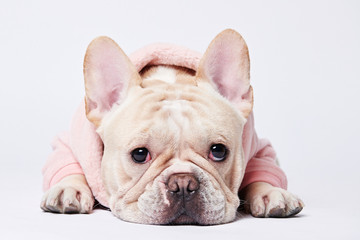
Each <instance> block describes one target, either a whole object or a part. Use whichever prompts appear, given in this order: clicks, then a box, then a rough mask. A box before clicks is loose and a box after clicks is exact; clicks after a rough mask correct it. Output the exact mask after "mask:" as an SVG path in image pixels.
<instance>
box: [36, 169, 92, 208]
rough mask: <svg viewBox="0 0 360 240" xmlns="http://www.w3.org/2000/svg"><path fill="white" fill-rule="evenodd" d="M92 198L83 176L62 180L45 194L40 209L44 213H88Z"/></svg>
mask: <svg viewBox="0 0 360 240" xmlns="http://www.w3.org/2000/svg"><path fill="white" fill-rule="evenodd" d="M93 205H94V198H93V195H92V192H91V190H90V188H89V186H88V184H87V182H86V179H85V177H84V175H82V174H74V175H70V176H67V177H65V178H63V179H62V180H61V181H60V182H58V183H57V184H55V185H54V186H52V187H51V188H50V189H49V190H48V191H47V192H45V194H44V196H43V198H42V201H41V204H40V207H41V209H42V210H44V211H46V212H55V213H90V212H91V210H92V209H93Z"/></svg>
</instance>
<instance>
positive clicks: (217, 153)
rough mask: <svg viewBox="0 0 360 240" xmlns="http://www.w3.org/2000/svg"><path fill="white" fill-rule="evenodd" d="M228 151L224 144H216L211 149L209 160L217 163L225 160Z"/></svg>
mask: <svg viewBox="0 0 360 240" xmlns="http://www.w3.org/2000/svg"><path fill="white" fill-rule="evenodd" d="M227 152H228V151H227V149H226V147H225V146H224V145H223V144H214V145H212V146H211V147H210V153H209V158H210V159H211V160H213V161H215V162H219V161H223V160H225V158H226V156H227Z"/></svg>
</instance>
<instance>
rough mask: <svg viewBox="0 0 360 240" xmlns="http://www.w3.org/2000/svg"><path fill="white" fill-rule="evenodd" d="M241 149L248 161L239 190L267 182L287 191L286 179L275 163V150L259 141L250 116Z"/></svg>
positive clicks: (261, 140) (262, 140) (266, 142)
mask: <svg viewBox="0 0 360 240" xmlns="http://www.w3.org/2000/svg"><path fill="white" fill-rule="evenodd" d="M243 134H244V135H243V149H244V156H245V159H246V160H248V162H247V166H246V169H245V175H244V178H243V181H242V183H241V186H240V189H242V188H244V187H246V186H247V185H249V184H250V183H253V182H267V183H269V184H271V185H273V186H274V187H280V188H283V189H287V178H286V175H285V173H284V172H283V171H282V170H281V168H280V167H279V165H278V163H277V157H276V153H275V150H274V149H273V147H272V146H271V144H270V142H269V141H268V140H266V139H259V138H258V137H257V134H256V132H255V129H254V117H253V115H252V114H251V115H250V116H249V118H248V122H247V123H246V125H245V127H244V133H243Z"/></svg>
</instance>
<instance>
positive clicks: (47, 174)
mask: <svg viewBox="0 0 360 240" xmlns="http://www.w3.org/2000/svg"><path fill="white" fill-rule="evenodd" d="M52 147H53V152H52V153H51V154H50V156H49V158H48V160H47V162H46V164H45V166H44V167H43V169H42V174H43V177H44V179H43V190H44V191H46V190H48V189H49V188H50V187H51V186H53V185H54V184H56V183H58V182H59V181H60V180H61V179H63V178H64V177H66V176H69V175H72V174H84V173H83V171H82V169H81V167H80V165H79V163H78V161H77V160H76V158H75V157H74V155H73V153H72V151H71V149H70V147H69V133H68V132H65V133H63V134H60V135H59V136H57V137H56V138H55V140H54V141H53V143H52Z"/></svg>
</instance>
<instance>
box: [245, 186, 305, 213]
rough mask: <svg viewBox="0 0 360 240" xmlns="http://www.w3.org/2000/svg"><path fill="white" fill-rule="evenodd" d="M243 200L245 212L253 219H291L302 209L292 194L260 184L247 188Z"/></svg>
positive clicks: (299, 201)
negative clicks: (244, 201)
mask: <svg viewBox="0 0 360 240" xmlns="http://www.w3.org/2000/svg"><path fill="white" fill-rule="evenodd" d="M245 200H246V204H245V210H246V211H247V212H250V213H251V215H253V216H254V217H275V218H279V217H291V216H294V215H296V214H298V213H299V212H300V211H301V210H302V209H303V207H304V203H303V202H302V201H301V199H299V198H298V197H297V196H295V195H294V194H292V193H290V192H288V191H286V190H284V189H281V188H277V187H273V186H271V185H270V184H267V183H262V182H258V183H252V184H250V185H249V186H248V187H247V190H246V195H245Z"/></svg>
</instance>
